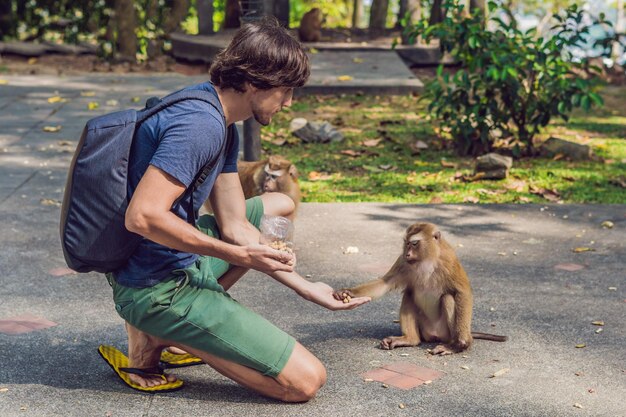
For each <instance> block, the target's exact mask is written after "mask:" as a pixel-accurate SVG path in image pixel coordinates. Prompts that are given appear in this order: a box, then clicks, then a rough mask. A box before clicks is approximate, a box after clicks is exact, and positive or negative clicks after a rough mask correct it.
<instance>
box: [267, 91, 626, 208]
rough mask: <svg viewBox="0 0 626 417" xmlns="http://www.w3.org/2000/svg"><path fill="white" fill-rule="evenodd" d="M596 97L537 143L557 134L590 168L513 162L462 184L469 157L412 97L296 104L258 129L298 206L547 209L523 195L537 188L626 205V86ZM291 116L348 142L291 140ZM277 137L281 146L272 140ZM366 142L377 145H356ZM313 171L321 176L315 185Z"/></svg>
mask: <svg viewBox="0 0 626 417" xmlns="http://www.w3.org/2000/svg"><path fill="white" fill-rule="evenodd" d="M602 95H603V98H604V99H605V106H604V107H602V108H597V109H593V110H592V111H591V112H589V113H584V112H582V111H577V112H575V113H573V114H572V117H571V118H570V120H569V122H564V121H563V120H560V119H558V120H553V122H552V123H551V124H550V125H549V126H548V127H547V128H546V129H544V131H542V132H541V134H540V135H539V138H538V139H540V140H542V139H547V138H548V137H550V136H551V135H554V136H557V137H560V138H562V139H567V140H572V141H575V142H579V143H585V144H588V145H590V146H591V147H592V149H593V151H594V153H595V154H596V155H598V156H599V157H600V158H598V160H597V161H588V162H570V161H564V160H557V161H555V160H551V159H546V158H533V159H522V160H516V161H514V163H513V168H512V169H511V171H510V175H509V178H507V179H506V180H502V181H492V180H482V181H475V182H465V181H463V179H462V178H460V177H462V176H471V174H472V172H473V159H472V158H460V157H458V156H457V155H456V154H454V153H453V152H452V151H450V150H448V149H446V146H443V139H441V138H440V137H439V136H438V135H437V128H436V123H434V121H432V120H430V119H429V117H428V116H427V114H426V110H425V107H426V103H424V102H419V103H418V101H417V98H416V97H412V96H394V97H372V96H364V95H363V96H350V95H348V96H341V97H335V96H331V97H328V96H325V97H316V96H309V97H303V98H299V99H298V100H297V101H295V102H294V104H293V106H292V107H291V109H289V110H287V111H283V112H281V113H279V114H277V115H276V116H275V118H274V121H273V123H272V124H271V125H270V126H268V127H266V128H263V130H262V133H261V136H262V139H263V141H262V145H263V150H264V152H265V153H266V154H281V155H283V156H285V157H286V158H287V159H289V160H291V161H292V162H293V163H295V164H296V166H297V167H298V170H299V172H300V186H301V188H302V191H303V198H304V201H309V202H313V201H314V202H330V201H342V202H360V201H377V202H407V203H428V202H431V201H439V202H443V203H459V202H464V201H473V202H479V203H516V202H547V201H548V200H546V199H545V198H544V197H542V196H541V195H538V194H533V193H531V192H530V188H533V187H534V188H539V189H540V188H544V189H549V190H555V191H557V192H558V193H559V195H560V197H559V200H560V201H563V202H565V203H626V191H625V189H624V188H622V187H621V186H619V185H618V184H615V183H614V182H615V180H619V179H620V178H621V179H622V181H626V87H605V88H604V90H603V91H602ZM295 117H305V118H307V119H308V120H324V121H329V122H331V123H332V124H333V125H334V126H336V127H338V128H339V129H340V130H341V131H342V133H343V134H344V136H345V140H344V141H343V142H340V143H330V144H305V143H302V142H300V140H299V139H297V138H295V137H293V136H291V135H290V134H289V122H290V121H291V120H292V119H293V118H295ZM284 139H286V140H287V141H286V143H284V144H283V145H277V144H275V143H273V142H275V141H277V140H284ZM372 139H380V142H379V143H378V144H377V145H376V146H366V145H365V144H363V142H364V141H367V140H372ZM417 140H421V141H424V142H426V143H427V144H428V146H429V149H428V150H426V151H422V152H421V153H420V154H414V153H412V151H411V147H410V144H411V143H414V142H416V141H417ZM342 151H344V152H345V151H348V152H352V153H356V154H357V155H356V156H350V155H346V154H343V153H342ZM313 171H316V172H319V173H322V174H323V175H324V176H323V177H322V179H318V180H316V179H315V175H316V174H315V172H313ZM612 181H613V182H612ZM617 182H619V181H617Z"/></svg>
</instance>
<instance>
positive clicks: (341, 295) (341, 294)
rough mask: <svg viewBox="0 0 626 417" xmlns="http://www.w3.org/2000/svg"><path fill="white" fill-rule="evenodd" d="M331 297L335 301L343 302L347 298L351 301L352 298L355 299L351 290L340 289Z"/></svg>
mask: <svg viewBox="0 0 626 417" xmlns="http://www.w3.org/2000/svg"><path fill="white" fill-rule="evenodd" d="M333 297H334V298H335V300H339V301H342V302H343V300H345V299H347V298H348V297H350V299H352V298H355V297H356V296H355V295H354V293H353V292H352V290H350V289H349V288H342V289H340V290H337V291H335V292H334V293H333Z"/></svg>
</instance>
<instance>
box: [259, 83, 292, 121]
mask: <svg viewBox="0 0 626 417" xmlns="http://www.w3.org/2000/svg"><path fill="white" fill-rule="evenodd" d="M250 89H251V91H252V93H251V95H250V107H251V109H252V116H253V117H254V119H255V120H256V121H257V122H259V123H260V124H261V125H263V126H267V125H268V124H270V122H271V121H272V117H273V116H274V115H275V114H276V113H278V112H279V111H281V110H282V109H283V107H289V106H291V99H292V98H293V88H290V87H276V88H270V89H269V90H260V89H258V88H255V87H252V86H250Z"/></svg>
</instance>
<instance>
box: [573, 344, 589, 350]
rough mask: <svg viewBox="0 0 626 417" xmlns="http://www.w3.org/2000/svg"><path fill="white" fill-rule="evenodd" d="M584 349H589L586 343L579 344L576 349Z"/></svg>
mask: <svg viewBox="0 0 626 417" xmlns="http://www.w3.org/2000/svg"><path fill="white" fill-rule="evenodd" d="M584 347H587V345H586V344H584V343H579V344H577V345H576V349H582V348H584Z"/></svg>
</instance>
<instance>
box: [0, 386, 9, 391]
mask: <svg viewBox="0 0 626 417" xmlns="http://www.w3.org/2000/svg"><path fill="white" fill-rule="evenodd" d="M8 390H9V389H8V388H6V387H2V388H0V392H7V391H8Z"/></svg>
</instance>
